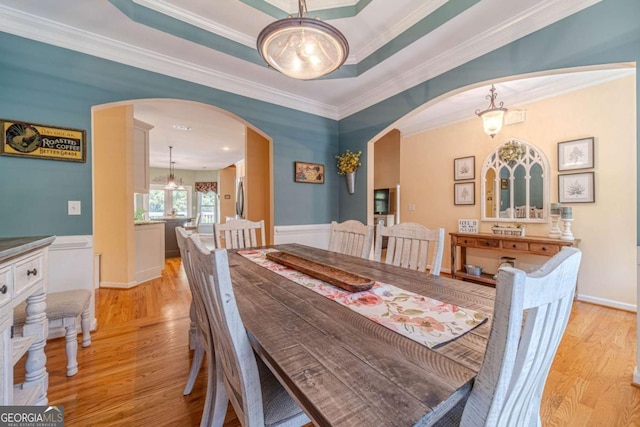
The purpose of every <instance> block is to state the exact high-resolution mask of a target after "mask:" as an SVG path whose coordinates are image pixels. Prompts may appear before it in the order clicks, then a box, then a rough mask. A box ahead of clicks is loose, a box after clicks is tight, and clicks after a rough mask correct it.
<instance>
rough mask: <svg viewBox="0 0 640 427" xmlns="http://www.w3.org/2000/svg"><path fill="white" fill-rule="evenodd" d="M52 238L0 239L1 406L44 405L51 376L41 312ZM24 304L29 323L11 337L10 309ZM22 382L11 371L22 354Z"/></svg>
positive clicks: (45, 320) (11, 310) (45, 329)
mask: <svg viewBox="0 0 640 427" xmlns="http://www.w3.org/2000/svg"><path fill="white" fill-rule="evenodd" d="M54 238H55V237H54V236H51V237H45V238H42V237H31V238H6V239H0V356H1V357H0V359H1V361H0V364H1V366H0V405H2V406H6V405H20V406H23V405H46V404H47V388H48V385H49V375H48V373H47V367H46V360H47V357H46V355H45V353H44V346H45V344H46V339H47V331H48V323H47V317H46V314H45V313H44V307H45V293H46V292H47V283H48V273H47V267H48V246H49V245H50V244H51V242H53V240H54ZM24 300H26V301H27V307H26V312H27V322H28V323H27V324H26V325H25V326H24V328H23V330H22V336H21V337H16V338H12V337H11V326H12V325H13V310H14V308H15V307H16V306H17V305H18V304H20V303H21V302H22V301H24ZM27 352H28V353H29V356H28V357H27V361H26V363H25V381H24V382H23V383H21V384H14V383H13V367H14V365H15V364H16V363H17V362H18V361H19V360H20V359H21V358H22V356H23V355H24V354H25V353H27Z"/></svg>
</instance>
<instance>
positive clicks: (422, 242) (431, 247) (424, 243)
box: [373, 222, 444, 276]
mask: <svg viewBox="0 0 640 427" xmlns="http://www.w3.org/2000/svg"><path fill="white" fill-rule="evenodd" d="M384 237H387V238H388V242H387V253H386V256H385V260H384V262H385V263H386V264H392V265H396V266H399V267H404V268H409V269H411V270H417V271H422V272H424V271H427V263H428V262H429V253H432V254H433V256H432V258H431V269H430V270H429V273H431V274H433V275H434V276H438V275H440V269H441V268H442V254H443V251H444V228H436V229H434V230H430V229H428V228H427V227H425V226H423V225H421V224H416V223H413V222H403V223H400V224H396V225H394V226H391V227H385V226H384V225H382V224H379V225H378V232H377V233H376V245H375V250H374V258H373V259H374V260H376V261H381V259H382V239H383V238H384Z"/></svg>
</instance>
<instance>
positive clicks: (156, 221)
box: [133, 219, 166, 225]
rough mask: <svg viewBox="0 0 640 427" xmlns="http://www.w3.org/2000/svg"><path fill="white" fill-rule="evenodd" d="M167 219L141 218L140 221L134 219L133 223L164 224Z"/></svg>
mask: <svg viewBox="0 0 640 427" xmlns="http://www.w3.org/2000/svg"><path fill="white" fill-rule="evenodd" d="M165 222H166V221H158V220H155V219H154V220H150V219H145V220H140V221H133V225H149V224H164V223H165Z"/></svg>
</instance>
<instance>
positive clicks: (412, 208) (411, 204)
mask: <svg viewBox="0 0 640 427" xmlns="http://www.w3.org/2000/svg"><path fill="white" fill-rule="evenodd" d="M415 210H416V205H415V203H409V212H415Z"/></svg>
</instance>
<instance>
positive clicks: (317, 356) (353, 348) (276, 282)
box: [229, 244, 495, 427]
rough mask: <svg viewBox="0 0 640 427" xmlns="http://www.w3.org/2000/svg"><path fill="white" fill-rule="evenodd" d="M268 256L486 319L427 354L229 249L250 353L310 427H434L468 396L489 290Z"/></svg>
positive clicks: (318, 255)
mask: <svg viewBox="0 0 640 427" xmlns="http://www.w3.org/2000/svg"><path fill="white" fill-rule="evenodd" d="M274 248H275V249H277V250H281V251H286V252H289V253H292V254H296V255H300V256H303V257H305V258H307V259H310V260H314V261H317V262H321V263H324V264H328V265H331V266H333V267H336V268H340V269H343V270H346V271H349V272H352V273H356V274H359V275H362V276H365V277H368V278H371V279H373V280H376V281H380V282H384V283H388V284H393V285H395V286H397V287H399V288H402V289H404V290H408V291H412V292H415V293H418V294H421V295H425V296H427V297H430V298H434V299H437V300H439V301H442V302H446V303H450V304H455V305H458V306H461V307H464V308H468V309H473V310H476V311H479V312H481V313H484V314H486V315H487V316H488V317H489V321H487V322H485V323H484V324H482V325H481V326H479V327H477V328H475V329H473V330H472V331H470V332H468V333H466V334H464V335H463V336H461V337H459V338H458V339H456V340H454V341H450V342H448V343H446V344H444V345H442V346H439V347H437V348H435V349H429V348H428V347H426V346H424V345H422V344H419V343H418V342H415V341H413V340H411V339H409V338H406V337H404V336H402V335H400V334H398V333H396V332H394V331H392V330H390V329H388V328H386V327H384V326H382V325H380V324H378V323H376V322H374V321H372V320H369V319H368V318H366V317H364V316H362V315H360V314H358V313H356V312H354V311H352V310H350V309H349V308H347V307H344V306H342V305H340V304H338V303H336V302H334V301H332V300H331V299H328V298H326V297H324V296H322V295H319V294H317V293H315V292H313V291H311V290H309V289H307V288H305V287H304V286H301V285H299V284H297V283H295V282H293V281H291V280H289V279H287V278H285V277H283V276H281V275H278V274H276V273H274V272H272V271H270V270H268V269H266V268H264V267H261V266H260V265H258V264H256V263H254V262H252V261H250V260H248V259H247V258H245V257H243V256H241V255H239V254H238V253H236V252H237V251H234V250H230V251H229V264H230V270H231V278H232V281H233V286H234V293H235V295H236V299H237V302H238V306H239V309H240V314H241V316H242V320H243V322H244V324H245V327H246V329H247V332H248V335H249V339H250V341H251V343H252V346H253V347H254V350H255V352H256V353H257V354H258V355H259V356H260V357H261V358H262V360H264V362H265V363H266V364H267V366H268V367H269V368H270V369H271V370H272V371H273V372H274V374H275V375H276V376H277V377H278V379H279V380H280V382H281V383H282V384H283V385H284V386H285V388H287V390H288V391H289V393H290V394H291V395H292V396H293V397H294V398H295V399H296V400H297V402H298V403H299V404H300V406H301V407H302V408H303V409H304V410H305V412H306V413H307V414H308V415H309V417H310V418H311V420H312V421H313V423H314V424H316V425H319V426H367V427H373V426H383V427H391V426H414V425H416V426H422V425H434V424H437V421H438V420H439V419H440V417H441V416H442V415H443V414H445V413H446V412H447V411H448V410H449V409H450V408H451V407H453V406H454V405H455V404H456V403H458V402H460V401H461V400H462V399H465V398H466V397H467V396H468V394H469V392H470V390H471V387H472V384H473V380H474V378H475V376H476V374H477V372H478V370H479V368H480V364H481V363H482V359H483V356H484V351H485V347H486V342H487V338H488V335H489V328H490V322H491V320H490V318H491V315H492V313H493V302H494V298H495V289H493V288H491V287H487V286H483V285H479V284H474V283H470V282H463V281H460V280H453V279H449V278H446V277H436V276H431V275H429V274H425V273H419V272H415V271H411V270H408V269H404V268H400V267H394V266H392V265H387V264H384V263H380V262H375V261H370V260H365V259H361V258H356V257H351V256H347V255H342V254H339V253H335V252H329V251H325V250H320V249H315V248H311V247H307V246H302V245H297V244H286V245H276V246H274Z"/></svg>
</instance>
